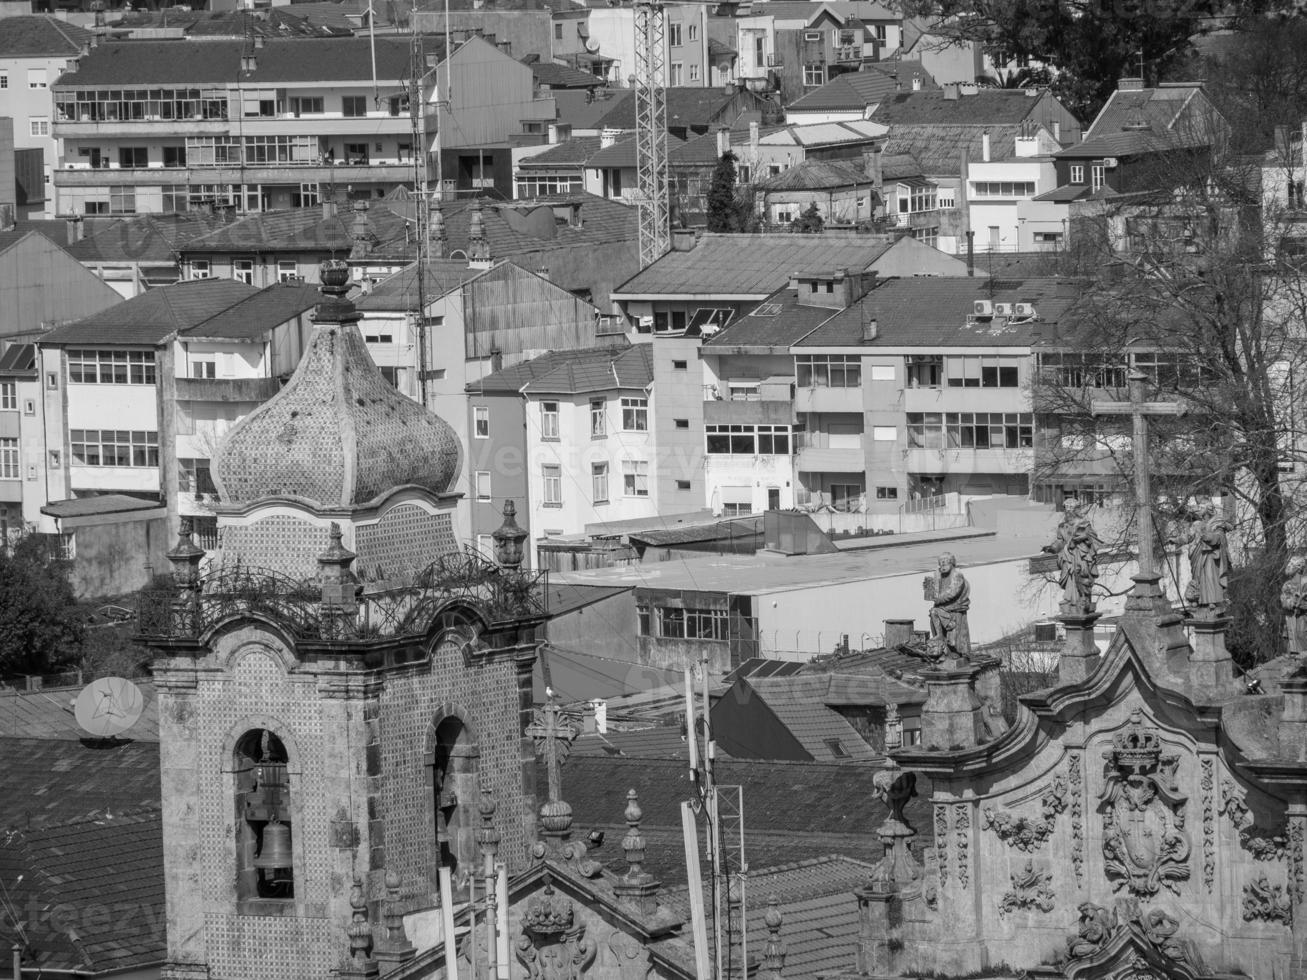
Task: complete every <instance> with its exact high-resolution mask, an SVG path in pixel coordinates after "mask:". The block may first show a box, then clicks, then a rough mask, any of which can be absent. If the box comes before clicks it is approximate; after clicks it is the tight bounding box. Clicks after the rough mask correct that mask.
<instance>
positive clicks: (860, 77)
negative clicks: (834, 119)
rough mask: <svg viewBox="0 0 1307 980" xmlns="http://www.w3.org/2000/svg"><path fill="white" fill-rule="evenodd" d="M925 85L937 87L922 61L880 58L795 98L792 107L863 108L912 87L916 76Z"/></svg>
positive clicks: (813, 109)
mask: <svg viewBox="0 0 1307 980" xmlns="http://www.w3.org/2000/svg"><path fill="white" fill-rule="evenodd" d="M918 78H919V79H921V84H922V87H923V88H935V87H936V86H935V80H934V79H933V78H931V77H930V73H929V72H927V71H926V70H925V69H924V68H922V67H921V62H919V61H898V62H881V63H879V64H876V65H864V66H863V69H862V71H851V72H846V73H845V74H843V75H838V76H836V77H835V78H833V79H831V80H830V81H829V82H827V83H826V84H825V85H823V86H821V87H820V88H815V89H813V90H812V91H811V92H808V93H807V94H806V95H804V96H803V97H802V98H799V99H796V100H795V101H794V102H793V103H791V104H790V106H789V108H790V109H791V110H792V111H795V112H805V111H807V112H820V111H823V110H832V109H834V110H839V109H844V110H850V111H852V110H857V111H859V112H860V111H862V110H863V109H865V108H866V107H867V106H869V105H877V104H879V103H880V102H882V101H884V100H885V99H888V98H890V97H891V96H893V95H895V94H898V93H901V92H903V91H904V89H909V90H910V89H911V88H912V84H913V81H914V79H918Z"/></svg>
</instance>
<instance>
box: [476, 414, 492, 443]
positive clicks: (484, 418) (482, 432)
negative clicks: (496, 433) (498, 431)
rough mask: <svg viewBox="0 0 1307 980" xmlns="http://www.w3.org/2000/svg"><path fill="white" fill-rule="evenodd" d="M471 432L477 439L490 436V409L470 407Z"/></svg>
mask: <svg viewBox="0 0 1307 980" xmlns="http://www.w3.org/2000/svg"><path fill="white" fill-rule="evenodd" d="M472 434H473V436H475V437H476V438H477V439H489V438H490V409H488V408H474V409H472Z"/></svg>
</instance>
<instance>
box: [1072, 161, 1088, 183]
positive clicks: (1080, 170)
mask: <svg viewBox="0 0 1307 980" xmlns="http://www.w3.org/2000/svg"><path fill="white" fill-rule="evenodd" d="M1084 182H1085V165H1084V164H1083V163H1073V164H1071V183H1073V184H1083V183H1084Z"/></svg>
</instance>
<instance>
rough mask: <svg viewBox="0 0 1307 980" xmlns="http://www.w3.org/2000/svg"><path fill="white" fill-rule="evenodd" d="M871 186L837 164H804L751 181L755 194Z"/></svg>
mask: <svg viewBox="0 0 1307 980" xmlns="http://www.w3.org/2000/svg"><path fill="white" fill-rule="evenodd" d="M872 183H874V180H873V179H872V178H871V177H869V176H867V174H866V172H865V171H863V169H862V168H861V167H858V166H855V165H854V164H851V163H842V162H841V161H839V160H830V161H827V160H804V161H803V162H802V163H800V164H796V165H795V166H793V167H790V168H789V169H787V170H782V171H781V172H780V173H778V174H773V175H772V176H770V177H764V178H763V179H762V180H758V181H754V184H753V189H754V190H755V191H817V190H822V191H824V190H829V189H831V188H835V187H853V186H865V185H869V184H872Z"/></svg>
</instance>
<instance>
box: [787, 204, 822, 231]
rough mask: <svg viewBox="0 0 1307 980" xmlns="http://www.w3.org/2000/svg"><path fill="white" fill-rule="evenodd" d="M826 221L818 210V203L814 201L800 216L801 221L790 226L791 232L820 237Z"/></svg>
mask: <svg viewBox="0 0 1307 980" xmlns="http://www.w3.org/2000/svg"><path fill="white" fill-rule="evenodd" d="M825 224H826V220H825V219H824V218H823V217H822V216H821V212H820V211H818V210H817V202H816V201H813V202H812V203H811V204H809V205H808V206H807V208H805V209H804V211H803V213H802V214H800V215H799V220H798V221H796V222H794V223H793V224H792V225H790V231H794V232H798V233H799V234H802V235H819V234H821V229H822V227H823V226H824V225H825Z"/></svg>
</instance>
